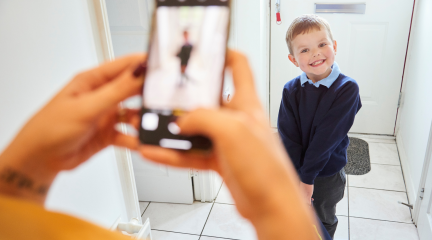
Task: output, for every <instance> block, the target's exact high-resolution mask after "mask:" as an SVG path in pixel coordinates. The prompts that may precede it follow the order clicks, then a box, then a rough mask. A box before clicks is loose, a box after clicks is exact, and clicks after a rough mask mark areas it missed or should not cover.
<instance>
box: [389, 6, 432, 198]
mask: <svg viewBox="0 0 432 240" xmlns="http://www.w3.org/2000/svg"><path fill="white" fill-rule="evenodd" d="M431 22H432V0H417V1H416V6H415V12H414V19H413V25H412V30H411V37H410V43H409V48H408V57H407V65H406V68H405V76H404V80H403V81H404V85H403V87H402V93H403V95H402V96H403V98H402V106H401V109H400V111H401V112H400V114H399V116H398V121H399V122H398V129H397V133H396V134H397V144H398V148H399V152H400V156H401V160H402V167H403V171H404V175H405V180H406V184H407V189H408V196H409V198H410V202H411V203H415V200H416V195H417V191H418V188H419V184H420V177H421V173H422V167H423V161H424V158H425V151H426V145H427V141H428V135H429V129H430V126H431V120H432V107H431V103H432V94H431V89H432V79H431V75H432V70H431V64H432V59H431V55H432V45H431V43H430V39H432V28H431V27H430V23H431Z"/></svg>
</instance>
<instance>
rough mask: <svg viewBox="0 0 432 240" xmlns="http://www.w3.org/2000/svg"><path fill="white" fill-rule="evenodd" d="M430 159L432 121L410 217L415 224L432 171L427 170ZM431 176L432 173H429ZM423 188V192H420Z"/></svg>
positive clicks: (431, 153)
mask: <svg viewBox="0 0 432 240" xmlns="http://www.w3.org/2000/svg"><path fill="white" fill-rule="evenodd" d="M431 159H432V122H431V126H430V129H429V138H428V143H427V146H426V153H425V158H424V162H423V168H422V174H421V177H420V184H419V188H418V191H417V199H416V202H415V204H414V209H413V213H412V218H413V221H414V223H415V224H416V225H417V222H418V219H419V216H420V209H421V203H422V201H423V193H424V187H425V185H426V179H427V176H428V174H432V172H431V173H430V172H428V170H429V165H430V162H431ZM431 176H432V175H431ZM422 190H423V192H422Z"/></svg>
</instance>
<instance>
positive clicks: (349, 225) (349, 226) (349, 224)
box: [346, 175, 351, 240]
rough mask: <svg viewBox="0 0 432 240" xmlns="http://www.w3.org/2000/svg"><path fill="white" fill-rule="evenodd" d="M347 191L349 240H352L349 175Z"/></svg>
mask: <svg viewBox="0 0 432 240" xmlns="http://www.w3.org/2000/svg"><path fill="white" fill-rule="evenodd" d="M346 190H347V201H348V240H350V239H351V223H350V214H349V212H350V208H349V205H350V201H349V176H348V175H347V188H346Z"/></svg>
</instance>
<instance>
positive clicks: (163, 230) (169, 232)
mask: <svg viewBox="0 0 432 240" xmlns="http://www.w3.org/2000/svg"><path fill="white" fill-rule="evenodd" d="M152 230H155V231H159V232H168V233H177V234H183V235H190V236H198V237H199V236H200V235H198V234H192V233H184V232H174V231H168V230H160V229H152Z"/></svg>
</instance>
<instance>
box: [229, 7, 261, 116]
mask: <svg viewBox="0 0 432 240" xmlns="http://www.w3.org/2000/svg"><path fill="white" fill-rule="evenodd" d="M232 7H233V11H234V16H233V19H232V22H233V26H231V27H232V28H233V29H232V31H231V35H232V36H231V38H232V40H233V41H231V42H230V43H231V44H230V45H231V47H234V48H236V49H238V50H240V51H242V52H243V53H245V54H246V55H247V56H248V58H249V64H250V65H251V68H252V71H253V73H254V77H255V84H256V87H257V91H258V95H259V97H260V99H261V102H262V104H263V105H264V106H266V107H268V98H269V95H268V94H269V93H268V85H267V84H268V72H267V70H266V67H267V64H268V61H269V60H268V55H267V47H266V44H267V39H268V33H267V31H268V23H267V22H266V21H267V14H268V11H267V10H268V1H265V0H232Z"/></svg>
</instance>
